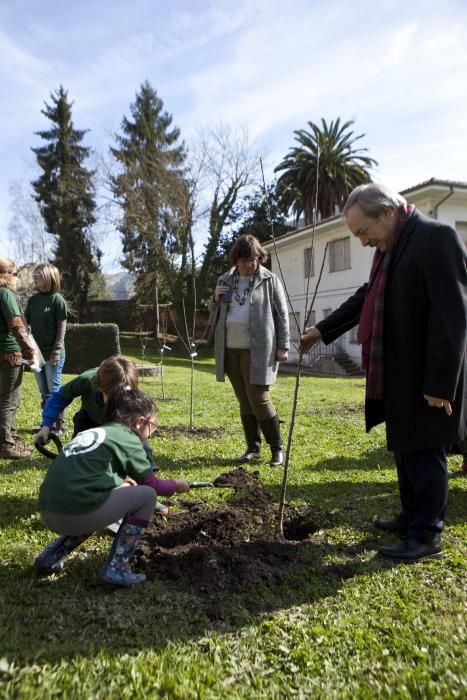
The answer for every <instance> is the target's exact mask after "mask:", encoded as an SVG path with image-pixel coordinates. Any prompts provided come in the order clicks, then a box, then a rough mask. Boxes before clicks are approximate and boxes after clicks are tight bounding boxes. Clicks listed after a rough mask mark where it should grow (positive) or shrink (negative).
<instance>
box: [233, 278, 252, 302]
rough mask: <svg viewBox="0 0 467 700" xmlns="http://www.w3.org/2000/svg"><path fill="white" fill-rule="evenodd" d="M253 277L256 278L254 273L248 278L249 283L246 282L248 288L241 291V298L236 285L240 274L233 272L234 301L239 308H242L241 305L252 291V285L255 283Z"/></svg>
mask: <svg viewBox="0 0 467 700" xmlns="http://www.w3.org/2000/svg"><path fill="white" fill-rule="evenodd" d="M255 277H256V272H255V274H254V275H253V276H252V277H250V281H249V282H248V287H247V288H246V289H245V290H244V291H243V294H242V296H240V292H239V291H238V283H239V281H240V273H239V271H238V270H235V271H234V273H233V291H234V298H235V301H238V303H239V304H240V306H243V304H244V303H245V301H246V298H247V296H248V294H249V293H250V292H251V290H252V289H253V285H254V283H255Z"/></svg>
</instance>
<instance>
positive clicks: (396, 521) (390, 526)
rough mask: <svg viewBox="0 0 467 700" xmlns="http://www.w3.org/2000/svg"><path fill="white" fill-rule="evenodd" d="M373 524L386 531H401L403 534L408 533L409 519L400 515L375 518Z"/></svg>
mask: <svg viewBox="0 0 467 700" xmlns="http://www.w3.org/2000/svg"><path fill="white" fill-rule="evenodd" d="M373 525H374V526H375V527H378V528H379V529H380V530H386V532H400V533H401V534H402V535H405V534H406V533H407V521H406V520H404V519H403V518H401V517H400V516H399V515H398V516H397V518H375V519H374V520H373Z"/></svg>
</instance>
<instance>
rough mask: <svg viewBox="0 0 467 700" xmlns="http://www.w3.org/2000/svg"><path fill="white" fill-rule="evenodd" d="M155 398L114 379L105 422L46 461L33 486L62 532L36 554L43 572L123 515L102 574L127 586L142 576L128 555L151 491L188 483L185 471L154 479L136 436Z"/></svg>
mask: <svg viewBox="0 0 467 700" xmlns="http://www.w3.org/2000/svg"><path fill="white" fill-rule="evenodd" d="M155 417H156V406H155V403H154V401H153V400H152V399H151V398H149V396H146V394H143V393H142V392H141V391H138V390H137V389H128V388H125V387H124V386H118V387H117V388H116V389H115V390H114V391H113V392H112V394H111V396H110V397H109V399H108V401H107V403H106V408H105V416H104V420H105V422H104V424H103V425H101V426H100V427H97V428H92V429H90V430H85V431H84V432H82V433H80V434H79V435H77V436H76V437H75V438H74V439H73V440H72V441H71V442H69V443H68V444H67V445H65V447H64V449H63V452H62V453H61V454H60V455H59V456H58V457H57V458H56V459H55V460H54V461H53V462H52V464H51V465H50V467H49V469H48V471H47V474H46V477H45V479H44V481H43V483H42V486H41V488H40V492H39V502H38V506H39V511H40V515H41V518H42V521H43V522H44V525H45V526H46V527H48V528H49V529H50V530H53V531H54V532H57V533H59V534H60V537H59V538H58V539H56V540H55V541H54V542H52V544H49V545H48V546H47V547H46V548H45V549H44V550H43V552H42V553H41V554H39V556H38V557H37V559H36V567H37V568H38V569H39V571H40V572H41V573H44V574H53V573H56V572H58V571H60V570H61V569H62V568H63V561H62V560H63V559H64V558H65V557H66V556H67V555H68V554H69V553H70V552H72V551H73V550H74V549H76V547H78V546H79V545H80V544H81V543H82V542H84V540H86V539H87V538H88V537H89V536H90V535H91V534H92V533H93V532H95V531H96V530H100V529H102V528H105V527H107V526H108V525H110V524H111V523H113V522H115V521H116V520H119V519H120V518H123V520H122V523H121V525H120V528H119V531H118V532H117V534H116V536H115V540H114V543H113V545H112V548H111V550H110V554H109V556H108V559H107V561H106V563H105V566H104V569H103V570H102V574H101V578H102V579H103V580H104V581H105V582H106V583H109V584H112V585H116V586H125V587H127V588H131V587H132V586H136V585H138V584H141V583H144V581H145V580H146V578H145V576H144V574H134V573H133V572H132V571H131V569H130V561H131V559H132V558H133V556H134V554H135V550H136V547H137V545H138V543H139V541H140V539H141V537H142V535H143V534H144V531H145V529H146V527H147V525H148V522H149V520H150V518H151V515H152V513H153V511H154V507H155V505H156V502H157V495H158V494H163V495H165V496H171V495H172V494H173V493H176V492H177V493H182V492H184V491H188V490H189V488H190V487H189V485H188V483H187V482H186V481H185V480H184V479H175V480H173V479H167V480H162V479H158V478H157V477H156V476H154V474H153V473H152V470H151V467H150V466H149V464H148V462H147V459H146V454H145V452H144V449H143V446H142V442H143V441H144V440H147V439H148V437H149V435H150V434H151V432H152V430H153V429H154V428H155V427H156V423H155Z"/></svg>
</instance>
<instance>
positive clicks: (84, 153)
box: [32, 86, 97, 314]
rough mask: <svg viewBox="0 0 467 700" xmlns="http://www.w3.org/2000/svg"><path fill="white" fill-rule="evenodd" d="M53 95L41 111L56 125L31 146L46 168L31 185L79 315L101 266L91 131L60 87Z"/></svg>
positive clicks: (68, 294) (57, 260) (57, 262)
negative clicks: (79, 123) (78, 121)
mask: <svg viewBox="0 0 467 700" xmlns="http://www.w3.org/2000/svg"><path fill="white" fill-rule="evenodd" d="M51 98H52V104H51V105H48V104H47V103H45V109H43V110H42V114H43V115H44V116H45V117H47V119H49V120H50V121H51V122H52V127H51V128H50V129H49V130H48V131H38V132H36V135H37V136H40V137H41V138H42V139H44V141H47V144H46V145H44V146H40V147H38V148H33V149H32V150H33V151H34V153H35V154H36V159H37V163H38V165H39V167H40V169H41V170H42V174H41V175H40V176H39V178H38V179H37V180H35V181H34V182H33V183H32V185H33V188H34V190H35V199H36V201H37V203H38V205H39V209H40V212H41V214H42V217H43V219H44V222H45V226H46V230H47V232H48V233H51V234H53V235H54V236H56V238H57V241H56V244H55V246H54V261H53V262H54V264H55V265H56V266H57V267H58V269H59V270H60V272H61V275H62V285H63V291H64V294H65V296H66V297H67V299H68V301H69V302H70V303H71V304H72V305H73V306H74V307H75V308H76V310H77V311H78V314H79V311H80V309H81V308H82V306H83V305H84V304H85V303H86V300H87V296H88V291H89V285H90V276H91V274H92V273H93V272H95V271H96V270H97V265H96V262H95V259H94V255H93V245H92V239H91V235H90V229H91V227H92V225H93V224H94V223H95V217H94V210H95V206H96V203H95V199H94V186H93V176H94V172H93V171H91V170H87V169H86V168H85V167H84V165H83V163H84V161H85V160H86V158H87V157H88V156H89V152H90V149H89V148H86V147H84V146H82V145H81V142H82V140H83V137H84V135H85V134H86V132H87V130H79V129H75V128H74V126H73V121H72V118H71V108H72V106H73V103H70V102H69V101H68V93H67V92H66V91H65V90H64V88H63V87H62V86H60V88H59V89H58V91H57V92H56V93H55V94H54V93H52V94H51Z"/></svg>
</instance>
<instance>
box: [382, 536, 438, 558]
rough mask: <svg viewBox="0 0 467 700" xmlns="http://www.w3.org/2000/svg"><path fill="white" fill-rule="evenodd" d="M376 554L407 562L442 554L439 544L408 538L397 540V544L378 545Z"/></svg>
mask: <svg viewBox="0 0 467 700" xmlns="http://www.w3.org/2000/svg"><path fill="white" fill-rule="evenodd" d="M378 554H379V555H380V556H382V557H385V558H386V559H393V560H394V561H401V562H406V563H407V564H411V563H412V562H415V561H419V560H420V559H426V558H429V559H441V558H442V556H443V553H442V551H441V545H440V544H424V543H423V542H417V540H412V539H410V538H407V539H405V540H402V542H398V543H397V544H390V545H388V546H387V547H380V548H379V549H378Z"/></svg>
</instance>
